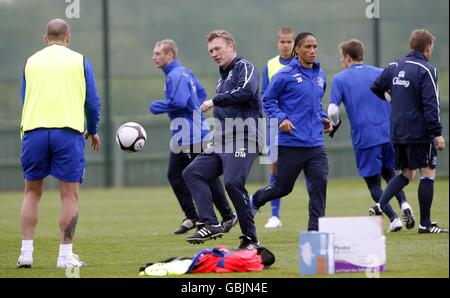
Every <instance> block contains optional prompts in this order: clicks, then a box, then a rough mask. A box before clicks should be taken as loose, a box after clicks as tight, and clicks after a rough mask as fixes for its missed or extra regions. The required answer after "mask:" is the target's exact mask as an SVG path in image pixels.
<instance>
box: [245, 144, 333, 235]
mask: <svg viewBox="0 0 450 298" xmlns="http://www.w3.org/2000/svg"><path fill="white" fill-rule="evenodd" d="M302 170H303V171H304V173H305V177H306V179H307V181H308V182H309V186H308V187H307V189H308V194H309V221H308V231H318V230H319V217H322V216H325V206H326V190H327V181H328V158H327V154H326V152H325V148H324V147H323V146H318V147H285V146H279V147H278V160H277V177H276V181H275V183H274V184H272V185H269V186H266V187H264V188H261V189H259V190H258V191H257V192H256V193H255V194H254V195H253V204H254V205H255V206H256V207H258V208H259V207H261V206H263V205H264V204H266V203H267V202H269V201H271V200H274V199H277V198H281V197H284V196H286V195H288V194H289V193H291V192H292V190H293V188H294V184H295V181H296V180H297V178H298V176H299V175H300V173H301V171H302Z"/></svg>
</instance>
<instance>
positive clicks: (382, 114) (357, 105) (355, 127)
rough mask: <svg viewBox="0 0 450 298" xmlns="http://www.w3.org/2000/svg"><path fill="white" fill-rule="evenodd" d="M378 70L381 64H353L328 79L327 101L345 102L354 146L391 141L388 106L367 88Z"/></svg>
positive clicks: (338, 104) (360, 146)
mask: <svg viewBox="0 0 450 298" xmlns="http://www.w3.org/2000/svg"><path fill="white" fill-rule="evenodd" d="M381 72H382V70H381V69H380V68H377V67H374V66H371V65H367V64H353V65H352V66H351V67H349V68H347V69H345V70H343V71H341V72H339V73H337V74H336V75H335V77H334V78H333V82H332V83H331V92H330V102H329V103H330V104H332V103H333V104H335V105H337V106H338V107H339V106H340V105H341V103H344V106H345V110H346V111H347V115H348V119H349V120H350V125H351V138H352V143H353V148H354V149H364V148H369V147H372V146H376V145H380V144H384V143H387V142H389V141H390V138H389V116H390V113H391V107H390V106H389V103H387V102H386V101H383V100H380V99H379V98H378V96H376V95H375V94H374V93H373V92H372V91H371V90H370V87H371V85H372V83H373V82H374V81H375V79H376V78H377V76H379V75H380V74H381Z"/></svg>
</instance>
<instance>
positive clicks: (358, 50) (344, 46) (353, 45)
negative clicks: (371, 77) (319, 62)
mask: <svg viewBox="0 0 450 298" xmlns="http://www.w3.org/2000/svg"><path fill="white" fill-rule="evenodd" d="M338 48H339V50H341V52H342V55H343V56H347V55H348V56H350V58H352V59H353V60H354V61H358V62H359V61H363V60H364V44H363V43H362V42H361V41H359V40H357V39H350V40H347V41H343V42H341V43H340V44H339V46H338Z"/></svg>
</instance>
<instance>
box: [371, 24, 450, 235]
mask: <svg viewBox="0 0 450 298" xmlns="http://www.w3.org/2000/svg"><path fill="white" fill-rule="evenodd" d="M434 40H435V37H434V36H433V34H431V32H429V31H428V30H425V29H418V30H414V31H413V32H412V33H411V35H410V38H409V46H410V49H411V52H409V53H408V54H407V55H406V57H404V58H401V59H399V60H397V61H395V62H393V63H390V64H389V65H388V66H387V67H386V68H385V69H384V70H383V72H382V73H381V75H380V76H378V77H377V79H376V81H375V82H374V84H373V85H372V88H371V89H372V91H373V92H374V93H375V94H376V95H378V97H380V98H382V99H391V104H392V112H391V141H392V143H393V144H394V147H395V153H396V159H395V167H396V168H397V169H400V170H401V173H400V174H398V175H397V176H395V177H394V178H393V179H391V181H389V184H388V185H387V187H386V189H385V190H384V192H383V195H382V196H381V198H380V201H379V202H378V204H376V205H375V206H374V207H372V208H370V209H369V214H371V215H373V214H379V213H380V212H381V211H384V210H385V209H386V206H387V204H388V202H389V200H390V199H391V198H392V197H393V196H394V195H395V194H396V193H398V192H399V191H400V190H402V189H403V188H404V187H405V186H406V185H408V183H409V181H410V180H412V179H414V176H415V173H416V169H419V170H420V184H419V191H418V197H419V206H420V225H419V229H418V232H419V234H422V233H448V229H444V228H441V227H439V226H438V225H437V223H436V222H432V221H431V205H432V202H433V193H434V179H435V177H436V164H437V151H436V150H439V151H441V150H444V148H445V139H444V137H443V136H442V124H441V121H440V116H439V89H438V85H437V71H436V68H434V67H433V66H432V65H431V64H430V63H429V62H428V61H429V60H430V59H431V55H432V53H433V46H434Z"/></svg>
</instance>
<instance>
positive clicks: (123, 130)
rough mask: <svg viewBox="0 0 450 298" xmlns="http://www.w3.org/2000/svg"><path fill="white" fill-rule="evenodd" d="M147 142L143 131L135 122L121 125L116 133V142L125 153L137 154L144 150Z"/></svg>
mask: <svg viewBox="0 0 450 298" xmlns="http://www.w3.org/2000/svg"><path fill="white" fill-rule="evenodd" d="M146 141H147V133H146V132H145V129H144V128H143V127H142V126H141V125H140V124H138V123H136V122H127V123H124V124H122V125H121V126H120V127H119V128H118V129H117V133H116V142H117V144H118V145H119V147H120V149H122V150H124V151H127V152H137V151H140V150H141V149H142V148H144V145H145V142H146Z"/></svg>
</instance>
